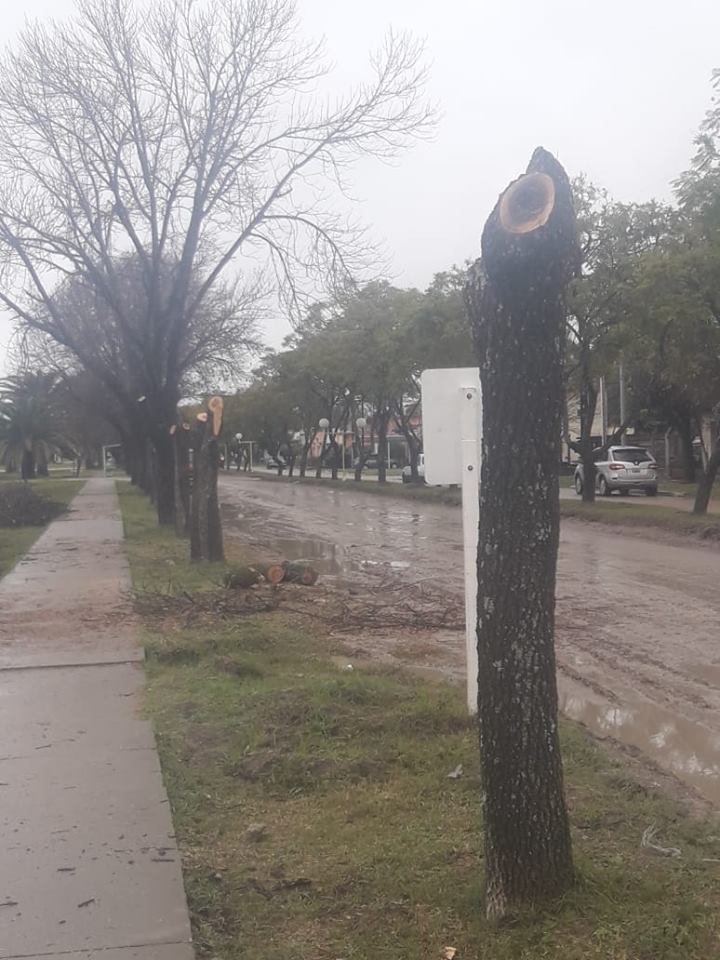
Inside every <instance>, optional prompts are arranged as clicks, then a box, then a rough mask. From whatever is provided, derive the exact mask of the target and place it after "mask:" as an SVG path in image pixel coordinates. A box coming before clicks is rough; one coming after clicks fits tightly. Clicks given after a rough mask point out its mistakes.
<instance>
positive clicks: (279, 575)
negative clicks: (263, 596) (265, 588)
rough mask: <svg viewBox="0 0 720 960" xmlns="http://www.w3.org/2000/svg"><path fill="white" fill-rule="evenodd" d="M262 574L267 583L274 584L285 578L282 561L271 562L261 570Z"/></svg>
mask: <svg viewBox="0 0 720 960" xmlns="http://www.w3.org/2000/svg"><path fill="white" fill-rule="evenodd" d="M263 576H264V577H265V579H266V580H267V582H268V583H272V584H273V585H275V586H276V585H277V584H278V583H282V582H283V580H284V579H285V567H284V566H283V564H282V563H271V564H270V566H268V567H266V568H265V569H264V570H263Z"/></svg>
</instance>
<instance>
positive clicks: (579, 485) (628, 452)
mask: <svg viewBox="0 0 720 960" xmlns="http://www.w3.org/2000/svg"><path fill="white" fill-rule="evenodd" d="M593 460H594V461H595V471H596V473H595V489H596V490H597V492H598V493H599V494H600V496H601V497H609V496H610V494H611V493H612V492H613V490H619V491H620V493H621V494H625V495H627V494H629V493H630V491H631V490H644V491H645V493H646V494H647V495H648V497H654V496H655V495H656V494H657V491H658V481H657V463H656V462H655V458H654V457H653V455H652V454H651V453H650V452H649V451H648V450H644V449H643V448H642V447H610V448H609V449H608V450H607V451H605V450H598V451H596V453H594V454H593ZM584 482H585V479H584V475H583V465H582V463H579V464H578V465H577V467H576V468H575V492H576V493H577V494H578V495H581V494H582V492H583V484H584Z"/></svg>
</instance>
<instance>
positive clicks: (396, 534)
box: [221, 476, 720, 805]
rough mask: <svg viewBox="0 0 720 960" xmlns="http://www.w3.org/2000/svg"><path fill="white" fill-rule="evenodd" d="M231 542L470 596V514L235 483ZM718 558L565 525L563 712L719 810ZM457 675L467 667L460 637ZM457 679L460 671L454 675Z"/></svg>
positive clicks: (229, 505) (560, 628)
mask: <svg viewBox="0 0 720 960" xmlns="http://www.w3.org/2000/svg"><path fill="white" fill-rule="evenodd" d="M221 499H222V500H223V503H224V504H225V509H226V511H227V516H228V518H229V519H233V520H234V521H235V522H234V523H231V524H229V529H228V532H229V533H231V535H232V530H233V529H234V530H235V531H236V532H237V533H238V534H240V535H242V536H243V537H245V538H248V539H250V540H252V541H253V542H255V543H258V544H264V545H266V546H267V547H268V548H271V549H273V550H275V551H277V553H278V555H279V554H281V553H283V554H284V555H285V556H287V557H290V558H307V559H310V558H313V559H314V561H315V564H316V566H318V567H319V568H320V569H321V570H322V571H323V572H325V573H335V574H340V575H341V574H342V573H343V572H347V571H350V570H352V569H357V568H358V567H362V566H367V565H369V566H371V567H372V566H373V565H377V564H388V565H389V566H390V567H392V568H395V569H396V570H397V571H398V572H399V573H401V572H402V571H403V570H407V571H410V572H408V574H406V575H408V576H411V577H412V579H413V581H417V580H420V579H423V578H432V580H433V582H434V583H436V584H438V585H441V586H442V587H443V588H444V589H446V590H447V591H448V592H449V593H453V594H457V595H458V598H460V596H461V590H462V542H461V527H460V511H459V510H458V509H457V508H456V507H451V506H444V505H442V504H435V503H427V502H419V501H414V502H413V501H401V500H397V499H393V498H390V497H387V498H385V497H381V496H377V495H373V494H367V493H362V492H359V491H353V490H352V487H350V486H349V489H347V490H342V491H339V490H337V489H328V488H324V489H321V488H314V487H312V486H311V485H300V484H286V483H282V484H275V483H271V482H267V481H261V480H251V479H243V478H239V477H236V476H232V477H224V478H223V479H222V481H221ZM718 582H720V550H718V549H716V548H709V547H703V546H699V545H698V546H696V545H692V546H685V545H683V544H682V543H677V542H668V541H667V540H655V539H651V538H650V537H648V539H644V538H641V537H637V536H629V535H628V536H624V535H623V534H622V533H621V532H619V531H618V530H617V529H609V528H606V529H602V528H598V527H595V526H590V525H587V524H583V523H581V522H576V521H564V522H563V528H562V533H561V548H560V560H559V566H558V587H557V594H558V596H557V599H558V607H557V655H558V671H559V682H560V698H561V707H562V709H563V710H564V712H565V713H566V714H567V715H568V716H570V717H572V718H574V719H577V720H581V721H582V722H583V723H585V724H586V725H588V726H589V727H590V728H591V729H593V730H594V731H595V732H596V733H599V734H600V735H602V736H606V737H612V738H614V739H617V740H619V741H622V742H623V743H625V744H628V745H630V746H632V747H635V748H637V749H639V750H641V751H642V753H643V754H644V755H645V756H647V757H649V758H651V759H652V760H654V761H655V762H657V763H658V764H659V765H660V766H662V767H663V768H665V769H666V770H668V771H670V772H672V773H673V774H675V775H676V776H678V777H679V778H680V779H682V780H684V781H685V782H686V783H688V784H690V785H691V786H693V787H695V788H696V789H697V790H698V791H699V792H700V793H701V794H702V795H703V796H704V797H706V798H707V799H709V800H711V801H712V802H713V803H715V804H717V805H720V643H718V633H719V631H718V620H719V619H720V594H719V593H718V590H717V585H718ZM453 645H454V646H455V645H456V649H455V650H454V657H455V663H456V665H457V663H458V662H459V658H461V657H462V654H463V637H462V636H461V635H460V634H458V635H457V637H456V641H455V640H453ZM448 672H452V671H450V670H449V671H448Z"/></svg>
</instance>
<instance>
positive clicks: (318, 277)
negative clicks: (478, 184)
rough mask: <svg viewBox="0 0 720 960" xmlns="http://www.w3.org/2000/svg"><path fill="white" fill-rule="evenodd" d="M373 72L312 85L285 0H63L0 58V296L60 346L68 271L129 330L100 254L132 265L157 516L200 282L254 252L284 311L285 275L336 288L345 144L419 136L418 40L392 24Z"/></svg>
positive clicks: (378, 148)
mask: <svg viewBox="0 0 720 960" xmlns="http://www.w3.org/2000/svg"><path fill="white" fill-rule="evenodd" d="M372 67H373V73H372V76H371V79H370V80H368V81H367V82H365V83H362V84H360V85H359V86H358V87H357V88H356V89H354V90H351V91H350V92H349V93H348V94H347V95H346V96H344V97H339V98H335V99H331V98H329V97H328V98H323V97H322V84H323V81H324V78H325V76H326V74H327V66H326V63H325V61H324V56H323V52H322V49H321V48H320V47H319V46H317V45H313V44H308V43H305V42H301V41H300V40H299V39H298V22H297V18H296V12H295V7H294V4H293V3H292V2H291V0H206V2H195V0H160V2H157V3H153V4H151V5H148V7H147V8H145V7H142V8H140V7H139V6H136V5H135V4H134V3H133V2H132V0H81V2H80V3H79V6H78V8H77V13H76V16H75V18H74V19H72V20H71V21H69V22H67V23H66V24H58V23H51V24H50V25H49V26H42V25H34V26H30V27H27V28H26V29H25V31H24V32H23V33H22V34H21V35H20V38H19V41H18V43H17V45H16V46H15V48H14V49H13V50H11V51H10V52H9V53H7V54H6V56H5V59H4V63H3V84H2V86H1V88H0V180H1V186H0V245H1V246H2V248H3V249H4V252H5V255H6V266H7V267H8V268H9V269H8V272H7V277H6V282H5V283H4V285H3V287H2V290H1V291H0V302H1V303H2V304H4V305H5V307H7V308H9V309H10V310H11V311H13V313H14V314H15V316H16V317H18V318H20V319H21V320H22V321H23V322H24V323H25V324H27V325H28V326H30V327H34V328H36V329H40V330H43V331H45V332H46V333H47V334H48V335H50V336H51V337H53V338H54V339H55V340H57V341H58V342H59V343H61V344H63V345H65V346H66V347H67V348H68V349H70V350H72V351H73V352H77V351H78V343H77V341H76V339H75V337H74V335H73V332H72V326H71V323H70V320H71V318H70V317H69V316H68V313H67V311H66V309H65V308H64V307H63V304H62V302H61V298H60V297H59V296H58V292H57V291H58V287H59V288H60V289H62V284H58V281H59V280H60V279H61V278H63V277H64V278H69V277H77V276H79V277H81V278H82V280H83V282H85V283H87V284H88V286H89V288H91V289H92V290H93V292H94V294H95V295H96V297H97V300H98V303H102V304H103V308H104V309H106V310H107V311H108V312H109V313H111V314H112V316H113V318H114V323H115V324H116V326H117V329H118V330H120V331H122V333H123V337H124V339H125V341H126V342H127V343H130V342H133V340H134V338H135V337H136V332H137V327H136V323H135V321H134V319H133V318H132V317H131V316H129V315H128V310H127V304H126V302H125V297H124V294H123V280H122V276H121V275H120V274H119V272H118V269H117V256H118V254H122V253H128V252H132V254H133V256H134V257H136V258H137V262H138V264H139V266H140V270H141V276H142V282H143V285H144V288H145V293H146V297H145V304H146V306H145V314H144V317H143V323H144V326H145V327H146V328H147V330H148V331H149V336H150V338H151V340H152V341H153V342H156V343H158V344H159V343H162V344H164V345H165V346H164V347H163V350H164V354H163V358H162V360H163V365H164V377H163V379H162V382H151V384H150V386H149V387H148V391H147V393H146V394H145V396H146V398H147V404H148V409H150V410H152V412H153V413H152V417H151V418H150V422H149V425H148V428H149V430H150V432H151V436H152V440H153V444H154V446H155V450H156V459H157V468H158V513H159V517H160V520H161V522H167V523H170V522H172V520H173V488H174V484H173V469H174V467H173V460H174V457H173V447H172V442H171V440H170V433H169V427H170V425H171V424H172V423H174V422H175V415H176V414H175V410H176V404H177V401H178V399H179V383H180V379H181V377H180V364H181V354H182V350H183V348H184V345H186V344H187V331H188V329H189V327H190V325H191V324H192V322H193V319H194V318H195V317H196V316H197V314H198V311H199V310H200V309H201V306H202V304H203V302H204V301H205V299H206V297H207V296H208V294H209V293H210V291H211V290H212V289H213V287H214V286H215V284H216V283H217V282H218V281H219V279H220V278H221V277H223V276H224V275H226V274H227V273H228V271H229V270H230V269H231V267H232V265H233V264H235V266H236V267H237V262H238V258H239V257H241V256H247V257H248V258H251V259H252V258H254V259H252V262H253V263H257V260H258V257H264V258H266V259H267V261H268V262H269V263H270V264H272V267H273V268H274V272H275V276H276V278H277V280H278V282H279V284H280V286H281V288H282V290H283V292H284V294H285V297H286V300H287V302H288V303H289V304H290V305H291V306H292V305H296V306H297V305H298V304H299V303H300V301H301V297H302V293H303V290H302V289H301V286H300V285H299V283H298V280H297V278H298V277H299V276H303V277H307V278H308V280H309V281H310V283H311V284H316V283H317V282H319V281H322V282H323V283H327V282H328V278H330V279H331V280H335V279H338V280H343V281H347V278H348V276H349V275H350V274H352V272H353V271H354V269H355V268H356V267H357V266H358V263H359V259H358V258H359V256H360V249H361V245H360V242H359V241H360V240H361V237H360V236H359V234H358V232H357V229H355V228H353V225H352V224H349V223H348V222H346V220H344V219H343V218H342V217H339V216H338V215H337V214H336V213H334V212H333V209H332V204H331V203H330V202H329V200H330V197H331V194H332V189H331V188H332V185H333V184H334V185H335V186H337V187H340V188H342V186H343V176H344V173H345V169H346V167H347V165H348V164H349V163H350V162H351V161H353V160H355V159H357V158H358V157H361V156H363V155H368V154H370V155H375V156H381V157H386V158H387V157H392V156H394V155H395V154H396V152H397V150H398V149H399V148H400V147H401V146H402V145H403V144H405V143H406V142H407V140H408V138H410V137H412V136H417V135H419V134H423V133H425V132H427V131H429V129H431V126H432V122H433V117H432V111H431V110H430V109H429V108H428V106H427V105H426V104H425V102H424V101H423V99H422V93H421V91H422V88H423V82H424V79H425V69H424V66H423V64H422V49H421V46H420V45H419V44H417V43H416V42H414V41H412V40H411V39H410V38H408V37H407V36H403V35H401V36H396V35H392V34H391V35H389V36H388V38H387V40H386V42H385V45H384V47H383V49H382V50H381V51H380V52H379V53H378V54H377V55H376V56H375V57H374V59H373V60H372ZM170 263H172V264H174V265H175V268H174V269H173V270H172V271H171V273H170V276H169V277H168V272H167V269H166V266H167V264H170ZM78 356H79V353H78ZM81 359H82V358H81ZM83 362H84V361H83ZM148 379H150V380H151V378H148ZM125 400H126V402H128V403H129V402H130V398H129V397H128V396H126V397H125Z"/></svg>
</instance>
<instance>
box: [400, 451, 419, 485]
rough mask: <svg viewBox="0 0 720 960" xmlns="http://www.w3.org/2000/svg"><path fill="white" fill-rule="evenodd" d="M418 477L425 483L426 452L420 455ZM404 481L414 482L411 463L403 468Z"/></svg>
mask: <svg viewBox="0 0 720 960" xmlns="http://www.w3.org/2000/svg"><path fill="white" fill-rule="evenodd" d="M417 472H418V479H419V480H420V482H421V483H425V454H424V453H421V454H419V455H418V468H417ZM402 482H403V483H412V469H411V468H410V464H408V465H407V466H406V467H403V469H402Z"/></svg>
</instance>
